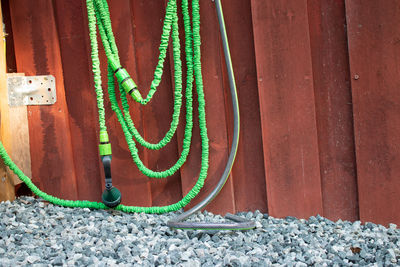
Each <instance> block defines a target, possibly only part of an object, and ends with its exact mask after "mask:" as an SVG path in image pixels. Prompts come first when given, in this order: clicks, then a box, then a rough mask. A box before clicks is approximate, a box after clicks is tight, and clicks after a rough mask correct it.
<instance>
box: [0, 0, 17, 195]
mask: <svg viewBox="0 0 400 267" xmlns="http://www.w3.org/2000/svg"><path fill="white" fill-rule="evenodd" d="M0 21H3V15H2V10H1V6H0ZM4 45H5V36H4V31H3V30H1V31H0V53H3V51H5V47H4ZM2 55H4V54H2ZM7 96H8V90H7V76H6V58H5V57H4V56H1V57H0V137H1V142H2V143H3V145H4V147H5V149H6V150H10V149H11V148H12V144H11V142H12V132H11V130H10V120H11V117H10V110H9V106H8V100H7V99H8V97H7ZM0 185H1V186H0V201H6V200H14V198H15V188H14V183H13V180H12V177H10V176H9V174H8V170H7V167H6V166H5V165H4V163H3V161H1V162H0Z"/></svg>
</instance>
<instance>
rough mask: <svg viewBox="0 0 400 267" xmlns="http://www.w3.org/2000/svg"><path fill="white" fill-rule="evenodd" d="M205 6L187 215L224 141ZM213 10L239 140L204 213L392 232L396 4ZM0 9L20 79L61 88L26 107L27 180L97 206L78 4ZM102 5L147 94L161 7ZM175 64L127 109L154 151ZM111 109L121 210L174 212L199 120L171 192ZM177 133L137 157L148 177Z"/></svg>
mask: <svg viewBox="0 0 400 267" xmlns="http://www.w3.org/2000/svg"><path fill="white" fill-rule="evenodd" d="M200 2H201V15H202V21H201V34H202V44H203V46H202V63H203V76H204V85H205V97H206V111H207V127H208V130H209V138H210V170H209V176H208V178H207V180H206V186H205V188H204V189H203V190H202V192H201V194H200V197H199V198H197V199H195V201H194V203H196V202H197V201H198V200H199V199H201V197H202V196H205V195H206V194H207V193H208V192H210V190H212V188H213V186H214V185H215V183H216V182H217V180H218V179H219V177H220V175H221V174H222V172H223V169H224V165H225V163H226V160H227V157H228V153H229V147H230V137H231V131H232V115H231V110H232V107H231V104H230V95H229V91H228V89H229V88H228V81H227V76H226V73H225V67H224V57H223V53H222V49H221V43H220V35H219V31H218V21H217V17H216V13H215V6H214V3H213V2H212V1H211V0H209V1H207V0H204V1H200ZM222 2H223V6H224V13H225V16H226V24H227V27H228V37H229V41H230V45H231V50H232V59H233V65H234V69H235V74H236V81H237V85H238V94H239V101H240V115H241V136H240V145H239V152H238V155H237V159H236V164H235V166H234V168H233V171H232V174H231V177H230V179H229V180H228V182H227V183H226V185H225V187H224V189H223V190H222V192H221V193H220V195H219V196H218V197H217V198H216V199H215V200H214V201H213V202H212V203H211V204H210V205H209V206H208V208H207V209H208V210H210V211H213V212H216V213H222V212H235V211H245V210H256V209H259V210H261V211H263V212H268V213H269V214H271V215H273V216H277V217H284V216H288V215H291V216H297V217H308V216H311V215H316V214H321V215H324V216H326V217H328V218H330V219H333V220H336V219H339V218H341V219H346V220H357V219H361V220H362V221H373V222H377V223H382V224H387V223H389V222H395V223H400V215H399V214H400V208H398V207H399V206H400V197H399V194H400V179H399V176H400V164H399V163H400V147H399V146H398V144H399V141H400V131H399V130H400V94H399V93H397V90H398V88H399V84H400V75H399V74H400V73H399V71H400V70H399V65H398V63H397V62H398V61H399V59H400V58H399V57H400V47H399V43H400V41H399V40H400V14H399V13H400V3H399V2H398V1H395V0H387V1H386V0H385V1H382V2H379V4H378V2H377V1H374V0H363V1H361V0H334V1H329V0H321V1H320V0H308V1H306V0H302V1H300V0H299V1H289V0H276V1H269V0H229V1H228V0H223V1H222ZM2 3H3V5H4V6H3V9H4V7H6V11H5V17H7V18H8V19H9V20H10V21H11V23H9V24H7V25H8V29H7V30H8V32H9V33H10V35H9V36H10V37H12V38H13V43H11V44H8V46H10V45H11V46H12V49H10V50H9V51H10V52H9V53H8V57H9V58H13V59H14V58H15V66H16V70H17V71H18V72H24V73H25V74H26V75H40V74H52V75H54V76H55V77H56V81H57V99H58V100H57V103H56V104H55V105H52V106H40V107H33V106H31V107H29V108H28V111H29V128H30V139H31V140H30V141H31V156H32V173H33V177H34V181H35V182H36V183H37V184H38V185H39V186H40V188H42V189H43V190H45V191H46V192H49V193H51V194H54V195H57V196H60V197H65V198H71V199H89V200H99V199H100V194H101V191H102V183H103V178H102V170H101V166H100V162H99V157H98V152H97V143H98V140H97V138H98V137H97V136H98V129H97V127H98V126H97V110H96V104H95V94H94V90H93V81H92V73H91V68H90V67H91V60H90V45H89V40H88V29H87V17H86V8H85V1H84V0H81V1H61V0H60V1H51V0H37V1H31V0H12V1H9V0H2ZM109 3H110V8H111V17H112V21H113V28H114V33H115V35H116V39H117V44H118V48H119V51H120V56H121V60H122V64H123V65H124V66H126V67H127V69H128V70H129V72H130V73H131V74H132V75H133V76H134V77H136V80H137V81H138V84H139V87H140V89H141V91H142V92H143V94H145V93H146V92H147V90H148V89H146V88H149V84H150V82H151V80H152V71H153V70H154V66H155V64H156V62H157V57H158V51H157V49H158V44H159V39H160V35H161V28H162V18H163V15H164V10H165V4H166V1H156V0H113V1H109ZM10 40H12V39H10ZM102 59H103V62H105V57H104V55H102ZM171 59H172V56H170V57H169V58H167V61H166V65H165V73H164V79H163V81H162V83H161V85H160V87H159V90H158V92H157V94H156V95H155V97H154V100H153V101H152V103H151V104H150V105H148V106H146V107H142V106H139V105H135V104H133V105H132V106H133V107H132V115H133V118H134V122H135V124H136V126H138V127H139V129H140V131H141V132H142V133H143V135H144V136H145V138H146V139H148V140H151V141H157V140H159V139H160V138H162V137H163V135H164V133H165V131H167V129H168V127H169V123H170V119H171V114H172V110H173V106H172V104H173V95H172V92H173V77H172V74H173V73H172V68H171V66H172V60H171ZM9 62H10V63H9V64H10V66H9V67H10V69H12V68H15V66H14V67H13V66H11V65H13V62H14V61H13V60H9ZM103 65H104V64H103ZM103 73H105V69H104V66H103ZM106 104H107V112H106V117H107V124H108V127H109V128H110V129H111V142H112V147H113V163H112V164H113V165H112V168H113V178H114V181H115V185H116V186H117V187H118V188H120V189H121V191H122V194H123V202H124V203H125V204H131V205H146V206H149V205H166V204H169V203H172V202H176V201H178V200H179V199H180V198H181V197H182V195H184V194H186V193H187V192H188V190H190V188H191V186H192V185H193V184H194V182H195V179H196V178H197V176H198V173H199V166H200V136H199V133H198V131H199V129H198V123H197V121H195V127H194V135H193V145H192V149H191V154H190V156H189V158H188V161H187V163H186V164H185V165H184V166H183V168H182V169H181V170H180V172H178V173H177V174H176V175H174V176H173V177H170V178H169V179H168V180H163V181H159V180H150V179H148V178H146V177H145V176H143V175H142V174H140V172H139V171H138V170H137V168H136V166H135V165H134V164H133V163H132V159H131V157H130V153H129V150H128V148H127V145H126V143H125V140H124V137H123V134H122V131H121V128H120V127H119V125H118V122H117V119H116V116H115V114H113V113H112V112H111V110H110V108H109V103H108V102H107V103H106ZM194 110H195V116H197V112H196V108H195V109H194ZM183 121H184V120H183ZM183 130H184V128H183V126H180V128H179V129H178V132H177V134H176V136H175V137H174V139H173V140H172V142H171V143H170V144H169V145H168V146H167V147H165V148H164V149H163V150H161V151H147V150H143V149H140V156H141V157H142V159H143V162H144V163H145V164H146V165H147V166H149V167H150V168H153V169H156V170H162V169H165V168H167V167H168V166H170V165H171V164H173V162H174V161H175V160H176V159H177V157H178V155H179V154H180V151H181V147H182V138H183Z"/></svg>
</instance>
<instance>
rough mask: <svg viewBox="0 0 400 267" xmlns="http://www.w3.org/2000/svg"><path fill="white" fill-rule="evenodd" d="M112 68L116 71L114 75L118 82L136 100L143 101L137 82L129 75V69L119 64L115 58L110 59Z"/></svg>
mask: <svg viewBox="0 0 400 267" xmlns="http://www.w3.org/2000/svg"><path fill="white" fill-rule="evenodd" d="M109 62H110V65H111V68H112V69H113V71H114V75H115V77H116V78H117V81H118V83H119V84H120V85H121V86H122V88H123V89H124V91H125V92H126V93H127V94H128V95H130V96H131V97H132V98H133V100H135V101H136V102H139V103H140V102H141V101H142V100H143V98H142V95H141V94H140V92H139V90H138V88H137V85H136V83H135V82H134V81H133V79H132V78H131V76H129V73H128V71H127V70H126V69H125V68H123V67H122V66H121V65H118V64H116V63H115V61H113V60H109Z"/></svg>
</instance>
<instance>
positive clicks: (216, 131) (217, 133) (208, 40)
mask: <svg viewBox="0 0 400 267" xmlns="http://www.w3.org/2000/svg"><path fill="white" fill-rule="evenodd" d="M200 14H201V17H202V20H201V29H200V32H201V38H202V44H203V45H202V50H201V53H202V66H203V69H202V70H203V71H202V73H203V82H204V94H205V101H206V117H207V129H208V137H209V140H210V142H209V144H210V156H209V162H210V168H209V170H208V177H207V179H206V184H205V186H204V187H203V189H202V190H201V192H200V194H199V196H198V197H197V198H196V199H195V200H194V201H193V204H194V203H197V202H198V201H199V200H201V199H203V198H204V197H205V196H206V195H207V194H208V193H209V192H211V190H212V189H213V188H214V187H215V185H216V183H217V182H218V180H219V179H220V177H221V175H222V173H223V171H224V169H225V165H226V162H227V158H228V150H229V149H228V140H227V129H226V125H227V124H226V123H227V122H226V118H225V101H224V98H225V97H224V85H223V80H222V75H223V74H222V71H221V65H222V59H221V57H222V51H221V50H220V37H219V30H218V20H217V16H216V13H215V8H214V3H212V2H208V1H204V2H202V1H200ZM195 96H197V94H195ZM196 102H197V101H196ZM194 118H196V119H195V120H196V121H197V118H198V113H197V112H195V113H194ZM194 125H195V127H194V129H193V131H194V135H193V141H192V142H193V143H192V149H191V154H190V155H189V159H188V162H187V163H186V164H185V166H183V168H182V171H181V175H182V187H183V192H184V194H186V193H187V192H188V191H189V189H190V188H192V186H193V184H194V183H195V181H196V179H197V178H198V174H199V171H200V155H201V154H200V153H201V149H200V137H199V134H198V132H199V128H198V124H197V123H195V124H194ZM207 210H208V211H211V212H214V213H224V212H234V211H235V203H234V196H233V183H232V179H229V180H228V181H227V182H226V184H225V186H224V188H223V189H222V190H221V192H220V193H219V195H218V196H217V197H216V198H215V200H214V201H213V202H211V203H210V205H209V206H207Z"/></svg>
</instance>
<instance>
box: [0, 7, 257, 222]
mask: <svg viewBox="0 0 400 267" xmlns="http://www.w3.org/2000/svg"><path fill="white" fill-rule="evenodd" d="M86 3H87V11H88V21H89V34H90V43H91V47H92V52H91V58H92V64H93V69H92V70H93V74H94V85H95V92H96V96H97V107H98V110H99V129H100V138H99V140H100V145H99V153H100V156H101V158H102V162H103V165H104V170H105V176H106V191H105V192H104V193H103V202H104V203H106V204H107V205H105V204H103V203H99V202H91V201H73V200H64V199H60V198H57V197H54V196H51V195H48V194H46V193H45V192H43V191H41V190H40V189H39V188H38V187H36V186H35V185H34V184H33V183H32V181H31V179H30V178H29V177H27V176H26V175H25V174H24V173H23V172H22V171H21V170H20V169H19V168H18V167H17V166H16V165H15V164H14V162H13V161H12V160H11V159H10V157H9V156H8V154H7V152H6V151H5V149H4V146H3V144H2V143H1V142H0V156H1V157H2V158H3V160H4V163H5V164H6V165H7V166H9V168H10V169H11V170H12V171H14V172H15V173H16V175H17V176H18V177H19V178H20V179H21V180H22V181H23V182H24V183H26V184H27V186H28V187H29V188H30V189H31V190H32V192H33V193H34V194H36V195H37V196H39V197H41V198H43V199H44V200H47V201H49V202H52V203H54V204H57V205H61V206H67V207H82V208H95V209H106V208H108V207H113V208H115V209H116V210H121V211H124V212H145V213H165V212H170V211H176V210H178V209H181V208H183V207H184V206H186V205H187V204H188V203H189V202H190V201H191V200H192V199H193V198H194V197H195V196H196V195H197V194H198V193H199V191H200V189H201V188H202V186H203V185H204V180H205V178H206V176H207V171H208V166H209V164H208V156H209V147H208V136H207V128H206V118H205V101H204V92H203V79H202V74H201V60H200V59H201V54H200V42H201V41H200V13H199V0H193V1H192V25H191V21H190V15H189V4H188V0H182V13H183V19H184V29H185V52H186V65H187V75H186V76H187V81H186V93H185V98H186V126H185V133H184V140H183V149H182V152H181V155H180V157H179V159H178V160H177V162H176V163H175V164H174V165H173V166H172V167H170V168H169V169H167V170H164V171H161V172H156V171H152V170H150V169H148V168H147V167H146V166H145V165H144V164H143V162H142V161H141V160H140V158H139V155H138V150H137V148H136V143H135V141H134V140H136V141H137V142H138V143H139V144H141V145H143V146H144V147H146V148H148V149H161V148H163V147H164V146H165V145H166V144H168V142H170V140H171V139H172V137H173V135H174V134H175V132H176V129H177V126H178V124H179V116H180V110H181V106H182V62H181V59H180V56H181V53H180V40H179V28H178V15H177V4H176V0H169V1H168V4H167V7H166V14H165V19H164V25H163V32H162V36H161V43H160V49H159V51H160V55H159V62H158V64H157V66H156V69H155V73H154V80H153V82H152V83H151V85H150V90H149V92H148V94H147V96H146V98H142V96H141V94H140V92H139V90H138V87H137V85H136V83H135V82H134V81H133V79H132V78H131V77H130V76H129V74H128V72H127V71H126V70H125V69H124V68H123V67H122V66H121V64H120V60H119V56H118V49H117V46H116V43H115V38H114V35H113V32H112V27H111V19H110V12H109V9H108V3H107V0H87V1H86ZM216 4H217V11H218V18H219V21H220V27H221V28H220V29H221V35H222V39H223V45H224V52H225V58H226V64H227V68H228V75H229V81H230V87H231V93H232V101H233V104H234V105H233V106H234V121H235V125H234V138H233V139H234V140H233V143H232V149H231V152H230V155H229V159H228V163H227V166H226V169H225V171H224V173H223V175H222V177H221V179H220V182H219V183H218V185H217V186H216V188H215V189H214V190H213V191H212V192H211V193H210V194H209V195H208V196H207V197H206V199H204V200H203V201H202V202H200V203H199V204H198V205H196V206H195V207H194V208H193V209H191V210H189V211H188V212H185V213H184V214H182V215H181V216H179V217H177V218H176V219H174V220H172V221H170V222H169V223H168V225H169V226H170V227H174V228H195V229H251V228H254V223H253V222H250V221H246V220H244V219H242V218H240V217H237V216H234V215H228V216H227V218H229V219H232V220H233V221H236V223H223V224H210V223H193V222H182V220H184V219H186V218H187V217H188V216H190V215H191V214H193V213H194V212H197V211H198V210H200V209H201V208H203V207H204V206H206V205H207V204H208V203H209V202H210V201H211V200H212V199H213V198H214V197H215V196H216V195H217V194H218V193H219V191H220V190H221V189H222V187H223V185H224V184H225V182H226V179H227V178H228V176H229V173H230V170H231V168H232V164H233V162H234V158H235V155H236V151H237V143H238V138H239V111H238V101H237V94H236V86H235V82H234V76H233V71H232V64H231V59H230V55H229V47H228V43H227V38H226V30H225V25H224V22H223V15H222V8H221V5H220V2H219V0H217V2H216ZM96 25H97V27H98V29H99V33H100V37H101V40H102V43H103V47H104V50H105V53H106V56H107V59H108V83H107V85H108V94H109V99H110V102H111V108H112V110H113V111H114V112H115V113H116V115H117V118H118V121H119V122H120V124H121V127H122V130H123V132H124V135H125V138H126V141H127V143H128V147H129V149H130V151H131V155H132V158H133V161H134V162H135V163H136V164H137V166H138V168H139V170H140V171H141V172H143V173H144V174H145V175H147V176H148V177H154V178H164V177H167V176H171V175H173V174H174V173H175V172H176V171H177V170H178V169H179V168H180V167H181V166H182V165H183V164H184V163H185V161H186V159H187V156H188V154H189V150H190V145H191V138H192V129H193V99H192V95H193V93H192V90H193V81H195V82H196V90H197V95H198V102H199V107H198V111H199V126H200V136H201V146H202V156H201V168H200V174H199V178H198V180H197V182H196V184H195V185H194V187H193V188H192V189H191V190H190V191H189V193H188V194H187V195H185V196H184V198H183V199H182V200H180V201H179V202H177V203H175V204H171V205H167V206H161V207H136V206H124V205H122V204H119V203H120V198H121V194H120V192H119V190H118V189H116V188H114V187H113V186H112V179H111V169H110V166H111V154H112V151H111V144H110V142H109V137H108V133H107V127H106V121H105V108H104V99H103V90H102V85H101V73H100V60H99V54H98V43H97V31H96ZM170 35H171V36H172V46H173V58H174V71H175V72H174V78H175V92H174V112H173V115H172V122H171V127H170V129H169V130H168V131H167V133H166V134H165V136H164V138H162V139H161V140H160V141H159V142H158V143H155V144H152V143H149V142H147V141H146V140H144V138H143V137H142V136H141V135H140V134H139V132H138V131H137V129H136V128H135V126H134V124H133V121H132V118H131V117H130V113H129V105H128V100H127V97H126V95H127V94H128V95H130V96H131V97H132V98H133V99H134V100H135V101H136V102H138V103H140V104H143V105H146V104H147V103H149V102H150V101H151V99H152V97H153V95H154V94H155V92H156V89H157V87H158V85H159V84H160V82H161V77H162V73H163V65H164V61H165V57H166V51H167V47H168V43H169V36H170ZM114 76H115V78H116V79H117V81H118V84H119V93H120V99H121V105H122V109H121V108H120V107H119V105H118V102H117V96H116V90H115V78H114ZM107 206H108V207H107Z"/></svg>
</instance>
